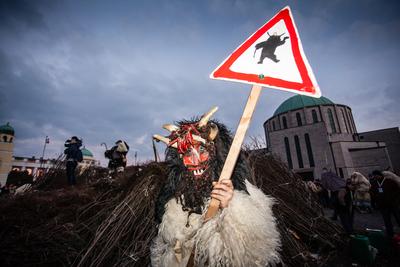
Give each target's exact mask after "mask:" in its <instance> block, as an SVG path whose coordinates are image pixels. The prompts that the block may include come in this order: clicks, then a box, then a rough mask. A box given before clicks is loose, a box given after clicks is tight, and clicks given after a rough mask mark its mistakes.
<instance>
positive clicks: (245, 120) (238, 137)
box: [204, 85, 262, 221]
mask: <svg viewBox="0 0 400 267" xmlns="http://www.w3.org/2000/svg"><path fill="white" fill-rule="evenodd" d="M261 90H262V87H261V86H259V85H253V87H252V88H251V91H250V95H249V98H248V99H247V103H246V106H245V108H244V111H243V115H242V118H241V119H240V122H239V125H238V127H237V130H236V134H235V137H234V138H233V141H232V145H231V147H230V149H229V152H228V156H227V157H226V160H225V164H224V167H223V168H222V171H221V174H220V176H219V181H221V180H224V179H230V178H231V176H232V172H233V169H234V168H235V165H236V161H237V159H238V157H239V153H240V150H241V147H242V144H243V140H244V137H245V136H246V132H247V129H248V128H249V125H250V122H251V118H252V116H253V113H254V110H255V108H256V105H257V101H258V98H259V96H260V93H261ZM219 204H220V203H219V201H218V200H217V199H214V198H212V199H211V202H210V204H209V206H208V210H207V212H206V215H205V217H204V219H205V220H206V221H207V220H209V219H211V218H212V217H214V215H215V214H216V213H217V212H218V209H219Z"/></svg>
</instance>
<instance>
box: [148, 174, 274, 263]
mask: <svg viewBox="0 0 400 267" xmlns="http://www.w3.org/2000/svg"><path fill="white" fill-rule="evenodd" d="M246 186H247V191H248V192H249V194H247V193H245V192H241V191H236V190H235V191H234V195H233V198H232V200H231V202H230V203H229V206H228V207H227V208H225V209H223V210H221V211H220V212H219V213H218V214H217V215H216V216H215V217H214V218H213V219H211V220H210V221H208V222H206V223H203V215H204V214H203V215H199V214H191V215H190V217H189V219H188V213H187V212H184V211H183V210H182V206H181V205H180V204H179V203H177V201H176V199H171V200H170V201H169V202H168V203H167V204H166V206H165V208H166V210H165V214H164V216H163V218H162V222H161V224H160V225H159V231H158V235H157V237H156V238H155V239H154V241H153V244H152V247H151V264H152V266H154V267H186V264H187V262H188V260H189V256H190V254H191V252H192V249H193V244H194V243H195V244H196V248H195V255H196V256H195V266H213V267H214V266H215V267H218V266H221V267H222V266H227V267H228V266H229V267H241V266H243V267H244V266H246V267H250V266H260V267H265V266H267V265H268V264H270V265H275V264H276V263H278V262H279V261H280V257H279V253H278V250H279V248H280V238H279V232H278V229H277V227H276V223H275V218H274V216H273V213H272V209H271V208H272V205H273V203H274V201H273V199H272V198H271V197H268V196H266V195H265V194H264V193H263V192H262V191H261V190H260V189H258V188H256V187H254V186H253V185H251V184H250V183H249V182H248V181H246ZM204 212H205V211H204ZM188 220H189V224H187V223H188Z"/></svg>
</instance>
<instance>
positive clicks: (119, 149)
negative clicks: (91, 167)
mask: <svg viewBox="0 0 400 267" xmlns="http://www.w3.org/2000/svg"><path fill="white" fill-rule="evenodd" d="M128 151H129V145H128V144H127V143H126V142H125V141H122V140H118V141H117V142H115V146H113V147H112V148H111V149H110V150H106V152H104V156H105V157H106V158H108V159H110V161H109V162H108V168H109V170H110V174H111V173H114V172H117V173H119V172H123V171H124V169H125V167H126V163H127V159H126V155H127V154H128Z"/></svg>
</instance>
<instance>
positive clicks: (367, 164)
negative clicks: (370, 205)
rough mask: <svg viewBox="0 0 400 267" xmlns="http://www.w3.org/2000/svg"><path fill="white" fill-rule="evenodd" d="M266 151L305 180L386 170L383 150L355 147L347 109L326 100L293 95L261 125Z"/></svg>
mask: <svg viewBox="0 0 400 267" xmlns="http://www.w3.org/2000/svg"><path fill="white" fill-rule="evenodd" d="M264 130H265V136H266V143H267V150H268V152H270V153H272V154H273V155H275V156H276V157H278V158H280V159H281V160H282V161H284V162H285V163H286V164H287V165H288V167H289V168H290V169H292V170H293V171H294V172H296V173H298V174H300V175H301V176H302V177H303V178H304V179H305V180H313V179H317V178H319V177H320V176H321V173H322V169H323V168H327V169H330V170H332V171H333V172H336V173H337V174H338V175H339V176H341V177H343V178H349V177H350V175H351V174H352V173H353V172H354V171H359V172H361V173H363V174H364V175H368V174H369V173H370V172H372V171H373V170H375V169H381V170H384V169H387V168H391V167H392V164H391V161H390V157H389V155H388V151H387V147H386V144H385V143H384V142H380V141H368V142H364V141H360V138H359V135H358V133H357V128H356V124H355V122H354V118H353V114H352V111H351V108H350V107H348V106H346V105H341V104H335V103H333V102H332V101H331V100H329V99H328V98H325V97H321V98H311V97H307V96H301V95H296V96H293V97H291V98H289V99H287V100H286V101H284V102H283V103H282V104H281V105H280V106H279V107H278V109H277V110H276V111H275V113H274V115H273V116H272V117H271V118H269V119H268V120H267V121H266V122H265V123H264Z"/></svg>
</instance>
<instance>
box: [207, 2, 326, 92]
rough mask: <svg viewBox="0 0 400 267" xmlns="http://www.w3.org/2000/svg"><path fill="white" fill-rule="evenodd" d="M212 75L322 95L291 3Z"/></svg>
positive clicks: (214, 77) (218, 77)
mask: <svg viewBox="0 0 400 267" xmlns="http://www.w3.org/2000/svg"><path fill="white" fill-rule="evenodd" d="M210 77H211V78H213V79H222V80H229V81H237V82H244V83H249V84H258V85H261V86H268V87H272V88H276V89H280V90H285V91H291V92H295V93H298V94H304V95H309V96H313V97H320V96H321V92H320V90H319V86H318V84H317V81H316V79H315V77H314V74H313V72H312V69H311V67H310V65H309V63H308V61H307V58H306V56H305V54H304V51H303V47H302V44H301V41H300V38H299V35H298V32H297V29H296V25H295V23H294V20H293V17H292V13H291V11H290V8H289V7H288V6H287V7H285V8H284V9H282V10H281V11H279V13H278V14H276V15H275V16H274V17H273V18H272V19H271V20H270V21H268V22H267V23H266V24H264V25H263V26H262V27H261V28H260V29H258V30H257V31H256V32H255V33H254V34H253V35H252V36H250V38H248V39H247V40H246V41H245V42H244V43H243V44H241V45H240V46H239V47H238V48H237V49H236V50H235V51H234V52H233V53H232V54H231V55H230V56H229V57H228V58H227V59H226V60H225V61H224V62H223V63H222V64H221V65H219V66H218V68H216V69H215V70H214V71H213V72H212V73H211V75H210Z"/></svg>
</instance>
